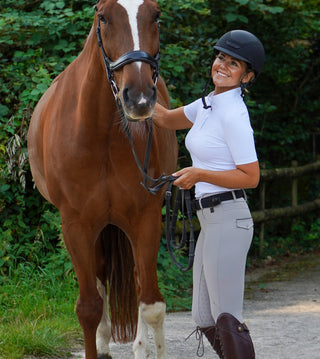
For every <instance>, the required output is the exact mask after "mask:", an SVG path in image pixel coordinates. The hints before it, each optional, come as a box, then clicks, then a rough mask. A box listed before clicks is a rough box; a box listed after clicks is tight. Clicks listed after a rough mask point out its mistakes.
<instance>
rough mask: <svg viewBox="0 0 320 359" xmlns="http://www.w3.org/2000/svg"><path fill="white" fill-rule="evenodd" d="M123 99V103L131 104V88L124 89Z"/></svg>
mask: <svg viewBox="0 0 320 359" xmlns="http://www.w3.org/2000/svg"><path fill="white" fill-rule="evenodd" d="M122 97H123V101H124V102H125V103H128V102H129V100H130V99H129V88H128V87H125V88H124V89H123V92H122Z"/></svg>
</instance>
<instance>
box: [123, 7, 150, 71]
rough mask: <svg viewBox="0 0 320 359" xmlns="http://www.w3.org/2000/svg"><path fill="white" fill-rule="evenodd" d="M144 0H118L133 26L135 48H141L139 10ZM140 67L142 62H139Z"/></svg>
mask: <svg viewBox="0 0 320 359" xmlns="http://www.w3.org/2000/svg"><path fill="white" fill-rule="evenodd" d="M143 2H144V0H118V4H119V5H121V6H122V7H123V8H124V9H125V10H126V11H127V14H128V18H129V24H130V27H131V34H132V39H133V50H134V51H136V50H140V41H139V31H138V20H137V17H138V11H139V7H140V6H141V5H142V4H143ZM138 65H139V67H140V66H141V63H140V62H139V63H138Z"/></svg>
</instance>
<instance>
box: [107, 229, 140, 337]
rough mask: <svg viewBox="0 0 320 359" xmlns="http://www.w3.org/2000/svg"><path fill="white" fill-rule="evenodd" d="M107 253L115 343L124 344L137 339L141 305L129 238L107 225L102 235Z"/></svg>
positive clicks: (108, 289) (108, 288) (108, 287)
mask: <svg viewBox="0 0 320 359" xmlns="http://www.w3.org/2000/svg"><path fill="white" fill-rule="evenodd" d="M101 239H102V243H103V248H104V253H105V265H106V275H107V291H108V297H109V298H108V299H109V307H110V318H111V332H112V337H113V340H115V341H119V342H122V343H125V342H128V341H132V340H133V339H134V338H135V335H136V331H137V321H138V302H137V293H136V288H135V278H134V258H133V253H132V248H131V244H130V242H129V239H128V238H127V236H126V235H125V234H124V233H123V232H122V231H121V230H120V229H119V228H117V227H115V226H112V225H108V226H107V227H105V228H104V230H103V231H102V233H101Z"/></svg>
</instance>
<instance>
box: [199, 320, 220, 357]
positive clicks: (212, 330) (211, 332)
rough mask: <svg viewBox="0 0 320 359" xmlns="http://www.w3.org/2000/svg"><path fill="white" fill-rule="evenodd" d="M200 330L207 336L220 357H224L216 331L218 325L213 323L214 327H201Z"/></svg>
mask: <svg viewBox="0 0 320 359" xmlns="http://www.w3.org/2000/svg"><path fill="white" fill-rule="evenodd" d="M200 330H201V332H202V333H203V334H204V335H205V336H206V337H207V339H208V341H209V343H210V344H211V346H212V348H213V349H214V350H215V351H216V353H217V354H218V355H219V358H222V359H223V356H222V350H221V346H220V340H219V336H218V335H217V333H216V327H215V326H214V325H213V326H212V327H206V328H200Z"/></svg>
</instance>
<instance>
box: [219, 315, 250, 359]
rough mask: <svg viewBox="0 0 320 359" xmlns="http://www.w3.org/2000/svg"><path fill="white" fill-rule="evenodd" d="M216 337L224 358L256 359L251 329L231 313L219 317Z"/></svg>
mask: <svg viewBox="0 0 320 359" xmlns="http://www.w3.org/2000/svg"><path fill="white" fill-rule="evenodd" d="M216 335H218V337H219V340H220V346H221V350H222V358H224V359H255V353H254V348H253V343H252V340H251V337H250V334H249V329H248V328H247V326H246V325H245V324H244V323H240V322H239V321H238V320H237V319H236V318H235V317H234V316H233V315H231V314H229V313H222V314H220V315H219V317H218V319H217V324H216Z"/></svg>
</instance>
